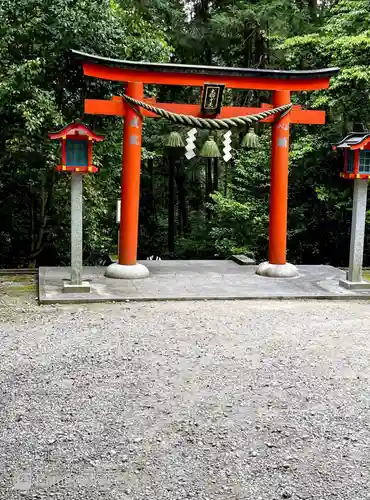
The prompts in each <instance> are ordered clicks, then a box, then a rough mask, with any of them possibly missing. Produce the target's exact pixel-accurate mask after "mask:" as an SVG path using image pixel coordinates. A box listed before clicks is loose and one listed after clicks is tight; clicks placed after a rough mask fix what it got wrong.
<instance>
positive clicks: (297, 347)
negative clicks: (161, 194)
mask: <svg viewBox="0 0 370 500" xmlns="http://www.w3.org/2000/svg"><path fill="white" fill-rule="evenodd" d="M369 337H370V305H369V304H368V303H365V302H362V303H356V302H350V303H343V302H316V301H311V302H298V301H297V302H285V301H283V302H272V301H266V302H172V303H145V304H107V305H89V306H63V307H57V306H53V307H52V306H50V307H49V306H48V307H42V308H39V307H38V306H36V305H35V304H34V303H32V302H28V303H27V302H25V301H23V302H22V301H15V302H14V304H13V306H12V307H9V306H6V304H5V305H3V307H2V308H1V307H0V380H1V393H0V394H1V399H0V404H1V413H0V428H1V433H0V436H1V438H0V499H1V500H16V499H35V498H41V499H68V500H98V499H99V500H101V499H102V500H105V499H106V500H108V499H109V500H122V499H130V500H131V499H132V500H162V499H163V500H166V499H171V500H177V499H178V500H185V499H203V500H207V499H208V500H213V499H223V500H234V499H235V500H239V499H240V500H251V499H253V500H259V499H261V500H273V499H281V498H292V499H314V500H322V499H340V500H363V499H369V498H370V493H369V479H370V472H369V468H370V432H369V430H370V388H369V376H370V356H369V354H370V341H369Z"/></svg>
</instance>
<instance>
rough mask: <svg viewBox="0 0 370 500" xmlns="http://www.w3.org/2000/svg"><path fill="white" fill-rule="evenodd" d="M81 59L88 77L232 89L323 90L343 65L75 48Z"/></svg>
mask: <svg viewBox="0 0 370 500" xmlns="http://www.w3.org/2000/svg"><path fill="white" fill-rule="evenodd" d="M72 53H73V55H74V57H76V58H78V59H81V60H82V64H83V70H84V74H85V76H92V77H95V78H101V79H103V80H114V81H120V82H129V81H131V82H141V83H144V84H159V85H161V84H162V85H181V86H193V87H202V86H203V85H204V84H205V83H208V82H210V81H212V83H223V84H225V85H226V87H228V88H237V89H255V90H291V91H300V90H319V89H325V88H328V87H329V80H330V78H331V77H333V76H335V75H337V74H338V72H339V68H325V69H318V70H310V71H287V70H272V69H253V68H225V67H219V66H196V65H189V64H168V63H165V64H163V63H148V62H137V61H123V60H120V59H110V58H108V57H102V56H97V55H94V54H86V53H84V52H80V51H78V50H73V51H72Z"/></svg>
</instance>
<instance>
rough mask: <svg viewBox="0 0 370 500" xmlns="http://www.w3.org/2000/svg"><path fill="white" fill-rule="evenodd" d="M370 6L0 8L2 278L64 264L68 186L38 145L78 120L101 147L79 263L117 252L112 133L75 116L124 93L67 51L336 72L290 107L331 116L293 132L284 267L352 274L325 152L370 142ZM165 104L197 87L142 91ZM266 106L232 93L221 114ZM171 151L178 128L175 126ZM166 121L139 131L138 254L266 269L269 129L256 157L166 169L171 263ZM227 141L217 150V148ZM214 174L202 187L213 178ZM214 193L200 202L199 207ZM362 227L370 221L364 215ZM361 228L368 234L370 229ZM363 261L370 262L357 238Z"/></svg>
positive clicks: (58, 0)
mask: <svg viewBox="0 0 370 500" xmlns="http://www.w3.org/2000/svg"><path fill="white" fill-rule="evenodd" d="M369 26H370V10H369V4H368V0H336V1H331V0H326V1H325V0H323V1H321V2H317V1H316V0H248V1H247V0H217V1H212V0H193V1H191V2H184V1H182V0H135V1H132V0H90V1H86V0H53V1H49V0H17V1H14V0H2V1H1V2H0V114H1V117H2V123H1V125H0V210H1V214H2V217H1V222H0V248H1V252H0V265H2V266H14V267H15V266H21V265H34V264H36V263H43V264H65V265H66V264H68V262H69V231H70V213H69V196H70V184H69V181H70V178H69V176H68V175H63V174H59V173H58V174H56V172H55V166H56V164H57V163H58V161H59V152H58V147H57V145H56V144H53V143H52V142H51V141H50V140H49V139H48V137H47V135H48V133H49V132H51V131H53V130H55V129H59V128H60V127H61V126H63V125H66V124H67V123H68V122H70V121H72V120H75V119H78V118H84V120H85V121H86V122H87V123H88V124H90V125H91V126H92V127H93V128H94V129H95V130H96V131H97V132H101V133H103V134H104V135H105V137H106V139H105V141H104V142H103V143H101V144H99V145H96V147H95V148H94V152H95V159H94V162H95V164H96V165H97V166H98V167H99V169H100V172H99V174H98V175H93V176H88V177H85V182H84V197H85V212H84V227H85V235H84V243H85V256H86V259H87V261H89V259H90V255H91V254H92V253H93V252H96V251H104V252H108V251H113V250H115V249H116V242H117V228H116V224H115V205H116V200H117V199H118V197H119V195H120V178H121V164H122V156H121V151H122V128H121V127H122V124H121V120H120V119H118V118H106V117H88V116H85V117H84V116H83V101H84V99H85V98H86V97H90V98H101V99H103V98H109V97H110V96H111V95H113V94H119V93H121V92H122V88H121V86H120V85H118V84H116V83H110V82H104V81H99V80H92V79H85V78H83V76H82V72H81V68H80V67H79V66H78V65H76V64H75V63H74V62H73V61H72V60H71V58H70V49H72V48H76V49H80V50H83V51H86V52H93V53H97V54H100V55H103V56H108V57H118V58H123V59H132V60H146V61H168V60H171V61H172V62H174V63H184V64H215V65H223V66H244V67H254V68H268V67H273V68H291V69H310V68H323V67H328V66H339V67H340V68H341V72H340V74H339V75H338V76H337V77H336V78H335V79H333V80H332V82H331V85H330V88H329V89H328V90H325V91H320V92H311V93H308V92H301V93H299V94H294V95H293V99H294V101H295V102H297V103H299V104H301V105H302V106H304V107H309V108H313V109H315V108H320V109H325V110H326V111H327V116H328V120H327V125H325V126H320V127H314V126H310V127H307V126H296V125H294V126H292V142H291V149H290V169H289V212H288V214H289V220H288V228H289V232H288V251H289V259H290V260H292V261H294V262H303V263H331V264H334V265H346V264H347V262H348V248H349V228H350V220H351V204H352V185H351V183H350V182H349V181H344V180H342V179H340V178H339V172H340V171H341V168H342V159H341V158H340V157H339V156H338V155H337V154H334V153H333V152H332V151H331V144H332V143H333V142H336V141H337V140H338V139H339V138H341V137H343V135H345V134H346V133H348V132H349V131H351V130H354V129H355V130H362V129H367V128H370V107H369V106H368V103H369V98H370V69H369V64H368V61H369V59H370V31H369ZM146 93H147V95H152V96H157V97H158V99H159V100H161V101H166V100H167V101H175V102H189V103H198V102H199V89H197V88H179V87H170V88H166V87H163V86H162V87H159V88H156V87H154V86H148V87H147V88H146ZM261 102H271V94H270V92H256V91H254V90H253V89H251V90H250V91H243V92H241V91H234V90H231V89H228V90H227V92H226V95H225V101H224V103H225V105H226V104H227V105H246V106H248V105H250V106H254V105H260V103H261ZM175 129H176V131H178V132H180V133H181V135H182V137H184V136H185V134H186V132H187V129H186V128H181V127H176V128H175ZM173 130H174V127H173V126H172V125H171V124H170V123H169V122H166V121H165V120H146V121H145V124H144V137H143V151H142V158H143V162H142V176H141V203H140V231H139V256H140V257H144V258H145V257H146V256H148V255H152V254H157V255H158V254H159V255H162V257H168V258H214V257H215V255H218V256H219V257H228V256H230V255H231V254H233V253H250V254H253V255H255V257H256V258H257V259H265V258H266V256H267V246H268V210H269V189H270V186H269V165H270V156H269V155H270V143H271V142H270V141H271V136H270V127H269V126H266V125H261V126H258V135H259V136H260V146H259V148H257V149H255V150H251V151H243V150H240V141H241V139H242V136H243V135H244V134H245V132H246V131H243V133H242V132H240V135H237V134H234V137H233V145H234V147H235V151H234V159H233V160H232V161H231V162H230V163H229V164H224V163H223V161H222V160H219V161H218V162H217V163H216V164H215V165H214V166H213V167H212V169H210V168H209V167H207V160H206V159H203V158H200V157H199V149H200V148H201V147H202V145H203V144H204V142H205V140H206V136H207V134H206V133H203V132H199V134H198V140H197V147H198V157H197V158H195V159H193V160H191V161H187V160H185V159H183V158H182V157H181V156H179V155H178V156H177V157H176V167H175V184H174V186H173V193H174V206H173V207H172V209H173V211H174V212H173V213H174V220H175V225H176V228H175V251H174V252H171V253H170V252H168V248H167V247H168V213H169V207H168V199H169V193H170V186H169V175H168V173H169V165H168V160H167V157H166V155H165V147H164V146H165V138H166V137H168V134H169V133H170V132H171V131H173ZM222 135H223V134H222V133H221V134H217V136H216V137H215V139H216V142H217V144H218V147H219V149H220V151H221V149H222ZM210 174H211V175H210ZM210 192H211V193H212V194H211V196H209V193H210ZM369 219H370V211H369ZM369 222H370V221H369ZM367 229H368V230H367V241H366V245H365V262H367V263H369V262H370V235H369V233H370V231H369V228H367Z"/></svg>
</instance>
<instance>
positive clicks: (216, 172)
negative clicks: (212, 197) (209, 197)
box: [213, 158, 219, 191]
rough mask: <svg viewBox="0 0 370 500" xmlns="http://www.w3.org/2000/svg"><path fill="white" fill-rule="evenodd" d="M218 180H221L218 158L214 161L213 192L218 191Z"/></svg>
mask: <svg viewBox="0 0 370 500" xmlns="http://www.w3.org/2000/svg"><path fill="white" fill-rule="evenodd" d="M218 178H219V168H218V158H215V159H214V160H213V191H218Z"/></svg>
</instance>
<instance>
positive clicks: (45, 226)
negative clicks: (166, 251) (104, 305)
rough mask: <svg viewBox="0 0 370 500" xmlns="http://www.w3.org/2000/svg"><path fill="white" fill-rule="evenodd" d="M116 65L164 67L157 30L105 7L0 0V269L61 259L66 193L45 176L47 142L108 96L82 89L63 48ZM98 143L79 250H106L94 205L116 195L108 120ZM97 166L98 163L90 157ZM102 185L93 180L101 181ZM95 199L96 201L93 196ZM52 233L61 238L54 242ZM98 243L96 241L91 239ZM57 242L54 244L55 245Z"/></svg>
mask: <svg viewBox="0 0 370 500" xmlns="http://www.w3.org/2000/svg"><path fill="white" fill-rule="evenodd" d="M72 48H78V49H80V50H84V51H86V52H96V53H98V54H101V55H105V56H111V57H114V56H115V57H122V58H134V59H147V60H159V61H160V60H166V59H167V58H168V57H169V54H170V47H169V45H168V44H167V41H166V39H165V37H164V34H163V31H162V30H161V29H160V28H159V27H156V28H155V29H154V27H153V26H152V25H151V24H150V22H149V21H146V20H144V19H143V18H142V17H141V16H140V14H139V13H138V12H137V11H135V10H133V9H132V8H129V9H128V8H126V9H125V8H124V6H120V5H119V4H118V3H117V2H116V1H114V0H99V1H89V2H87V1H85V0H73V1H71V0H53V1H52V2H50V1H48V0H17V1H16V2H14V1H13V0H3V1H2V2H1V5H0V114H1V117H2V125H1V129H0V207H1V210H2V215H3V216H2V223H1V226H0V245H1V248H2V252H1V257H0V263H2V264H3V265H4V264H6V263H8V264H11V265H18V264H27V263H29V264H32V263H34V262H35V259H36V258H38V257H39V256H40V255H42V254H44V256H45V255H46V254H48V259H51V260H53V261H54V262H55V261H58V259H63V258H65V256H66V255H67V254H68V251H69V250H68V246H69V245H68V237H69V229H68V226H66V225H65V224H64V221H65V219H66V218H67V219H68V217H69V215H68V197H69V193H68V188H67V189H66V188H65V187H66V184H65V179H64V178H63V177H62V176H59V175H58V177H57V176H56V175H55V166H56V165H57V164H58V162H59V158H58V151H57V147H56V145H55V144H52V142H51V141H50V140H49V139H48V133H49V132H51V131H53V130H55V129H59V128H60V127H61V126H63V125H66V124H67V123H68V122H69V121H72V120H74V119H76V118H78V117H81V116H82V110H83V98H84V97H85V96H86V95H87V94H88V95H90V96H94V95H99V96H101V97H104V96H107V95H109V94H110V93H111V92H112V91H113V86H112V85H110V84H108V83H101V82H87V81H85V80H84V79H83V77H82V72H81V70H80V69H79V68H77V67H76V66H75V65H74V64H73V63H72V61H71V60H70V56H69V55H70V49H72ZM91 122H92V124H93V125H96V126H97V127H98V128H100V126H99V125H103V124H104V132H105V133H107V132H108V133H107V136H108V139H107V142H106V145H105V146H104V148H105V151H106V152H107V153H106V157H105V161H106V163H105V162H104V164H101V166H102V169H103V170H105V169H109V172H110V175H108V176H107V175H104V174H103V178H104V180H105V185H102V183H101V182H100V180H98V181H87V186H86V189H87V191H88V195H89V196H88V199H89V211H88V212H87V216H86V219H85V222H86V224H85V227H86V229H87V230H86V235H87V238H86V239H85V243H86V245H87V246H88V247H89V248H91V247H92V246H101V245H102V244H105V243H106V242H107V236H106V231H107V229H106V224H107V223H108V222H110V221H108V220H107V218H106V217H103V215H105V210H108V208H107V207H106V208H103V206H102V205H103V204H104V203H107V206H109V205H108V200H109V201H110V196H109V188H108V189H106V186H107V185H108V186H109V185H111V184H112V182H116V184H115V193H116V194H115V198H116V197H117V195H118V192H119V182H117V179H119V170H120V167H121V159H120V151H121V144H120V138H119V139H118V140H117V134H116V136H114V133H113V134H112V139H113V140H110V135H109V130H110V129H111V127H112V126H113V124H114V125H116V123H114V121H111V122H109V121H108V120H101V119H93V120H91ZM97 162H98V163H101V162H99V158H97ZM101 178H102V177H100V179H101ZM102 191H103V192H104V195H103V196H102ZM61 230H63V233H62V234H61ZM101 234H102V236H100V235H101ZM56 236H57V237H58V238H57V241H59V244H58V245H55V241H56V239H55V237H56Z"/></svg>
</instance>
